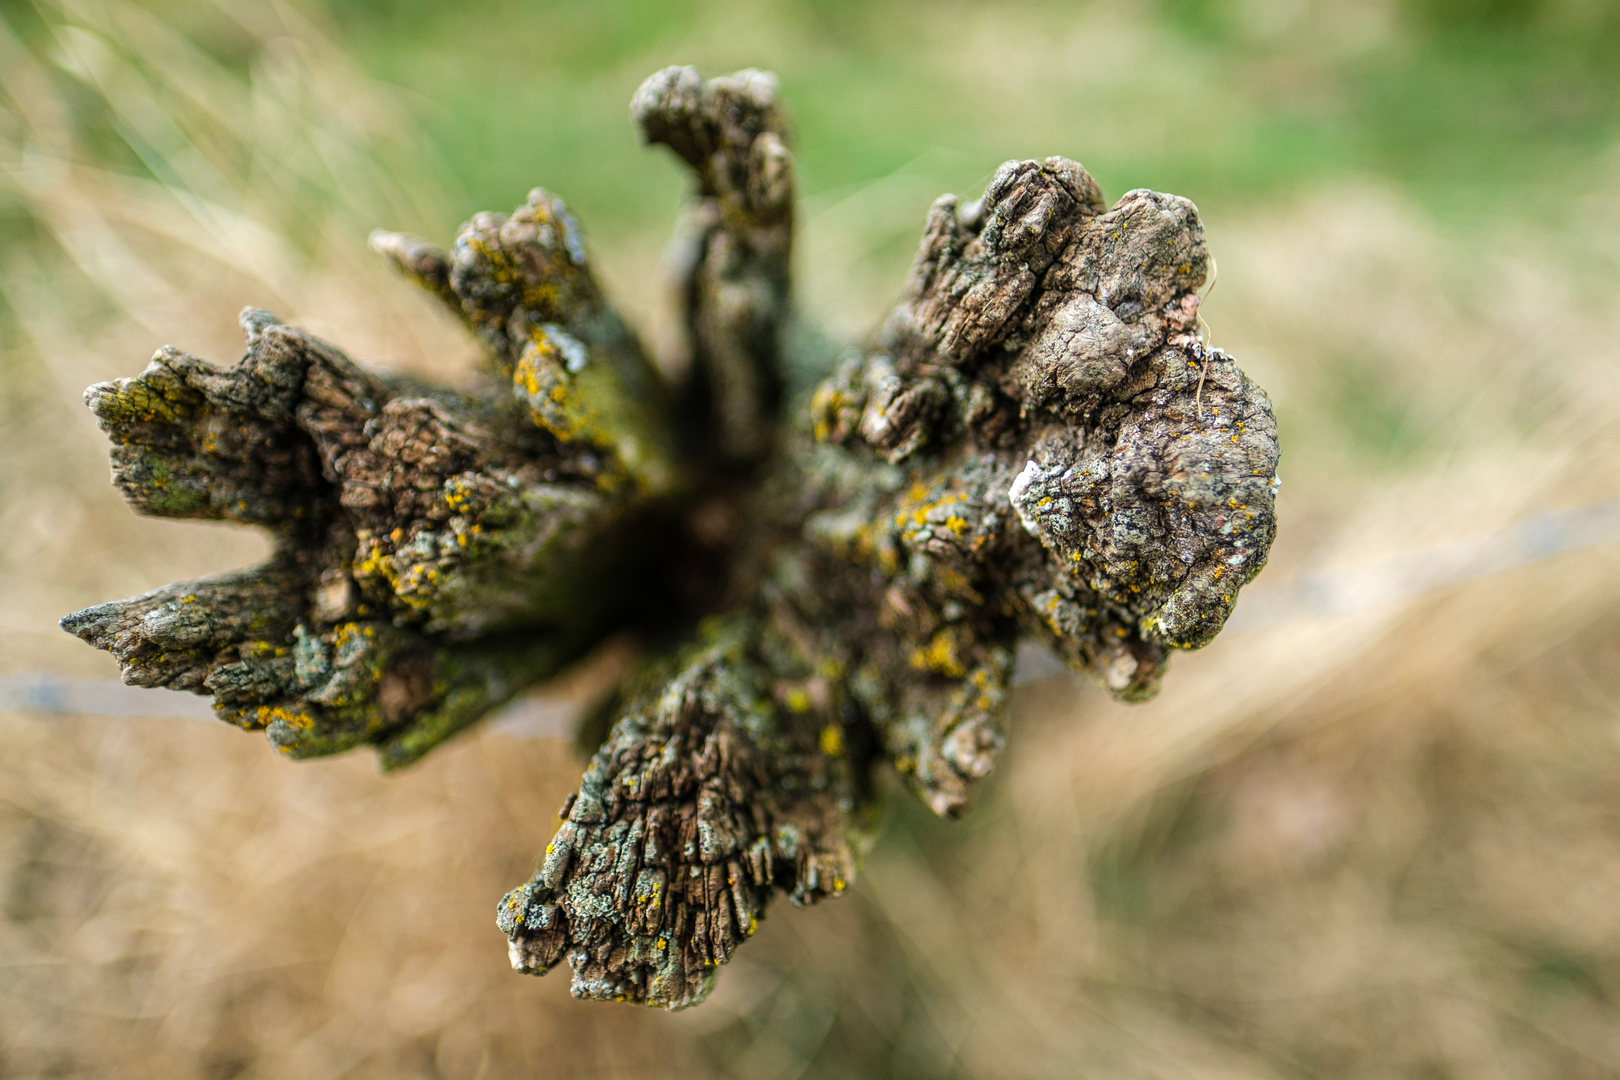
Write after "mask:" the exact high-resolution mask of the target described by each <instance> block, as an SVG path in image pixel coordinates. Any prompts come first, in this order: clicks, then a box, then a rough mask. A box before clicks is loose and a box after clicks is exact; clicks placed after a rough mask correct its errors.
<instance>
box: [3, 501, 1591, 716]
mask: <svg viewBox="0 0 1620 1080" xmlns="http://www.w3.org/2000/svg"><path fill="white" fill-rule="evenodd" d="M1613 540H1620V499H1611V500H1608V501H1606V502H1601V503H1596V504H1594V505H1592V506H1582V507H1573V508H1569V509H1564V510H1549V511H1546V512H1544V513H1541V514H1537V515H1535V516H1534V517H1531V518H1527V519H1525V520H1524V521H1521V522H1518V523H1516V524H1514V525H1511V526H1509V527H1508V528H1505V529H1500V530H1497V531H1495V532H1489V533H1482V534H1479V535H1477V536H1471V537H1466V538H1464V539H1461V540H1454V541H1452V542H1450V543H1446V544H1440V545H1436V546H1434V547H1428V548H1420V549H1417V550H1414V551H1407V552H1401V553H1400V554H1397V555H1391V556H1389V557H1387V558H1384V559H1379V560H1376V561H1374V562H1370V563H1367V564H1366V565H1364V566H1358V567H1353V568H1351V569H1348V570H1342V571H1336V572H1328V571H1324V572H1319V573H1313V574H1305V575H1302V576H1301V577H1299V578H1297V579H1295V580H1293V581H1290V582H1285V583H1283V584H1280V585H1268V584H1259V585H1255V586H1251V587H1250V588H1249V590H1248V591H1247V592H1245V593H1244V594H1243V600H1242V602H1241V603H1240V604H1239V605H1238V608H1237V610H1236V611H1234V612H1233V614H1232V618H1231V619H1230V620H1229V621H1228V623H1227V632H1228V633H1232V632H1236V633H1243V632H1245V631H1250V630H1262V629H1266V628H1268V627H1273V626H1279V625H1282V624H1286V623H1292V622H1300V621H1304V620H1310V619H1334V618H1340V617H1343V616H1347V615H1352V614H1355V613H1357V612H1361V611H1367V610H1369V609H1372V608H1375V607H1380V606H1382V605H1385V604H1393V603H1397V602H1400V601H1407V600H1413V599H1416V598H1417V597H1419V596H1422V595H1424V594H1425V593H1430V592H1433V591H1435V590H1437V589H1443V588H1446V587H1447V586H1451V585H1459V584H1462V583H1463V582H1467V581H1474V580H1476V579H1479V578H1484V577H1489V576H1491V575H1492V574H1499V573H1503V572H1505V571H1508V570H1512V569H1514V568H1516V567H1520V566H1526V565H1529V564H1530V563H1534V562H1539V561H1540V560H1542V559H1548V558H1551V557H1552V556H1554V555H1559V554H1563V553H1564V552H1569V551H1579V550H1581V549H1583V548H1589V547H1596V546H1597V545H1599V544H1604V543H1608V542H1610V541H1613ZM1068 674H1069V671H1068V669H1067V668H1066V667H1064V665H1063V663H1062V662H1061V661H1059V660H1058V659H1057V657H1055V656H1053V655H1052V654H1051V653H1050V652H1048V651H1047V650H1045V649H1042V648H1040V647H1038V646H1035V647H1024V648H1020V649H1019V652H1018V663H1017V667H1016V669H1015V670H1014V673H1013V685H1015V686H1020V685H1028V684H1030V683H1036V682H1041V681H1043V680H1045V679H1049V678H1055V677H1058V676H1063V675H1068ZM0 709H18V710H26V711H30V712H47V713H65V714H76V715H82V716H147V717H176V718H184V719H196V720H211V719H213V718H214V713H213V709H212V708H211V707H210V706H209V705H208V703H207V702H206V701H205V700H204V699H202V698H199V697H194V696H192V695H190V694H183V693H178V692H176V693H157V694H153V693H148V692H146V691H145V690H144V689H142V688H140V687H134V686H125V685H123V684H122V683H115V682H110V681H107V680H102V679H67V678H62V677H60V676H57V675H52V674H50V673H49V672H33V673H31V674H28V675H11V676H0ZM580 710H581V705H580V704H579V702H577V701H575V700H572V699H567V698H555V697H547V696H545V695H544V694H539V695H526V696H524V697H521V698H519V699H517V700H516V701H513V702H511V703H510V704H508V705H506V706H505V707H503V708H501V709H499V710H498V711H497V712H496V713H495V715H494V717H493V719H492V720H491V721H490V723H489V726H488V730H489V731H490V733H491V734H495V735H507V736H512V737H516V738H524V739H535V738H568V737H570V735H571V734H572V732H573V729H574V724H575V721H576V720H577V719H578V717H579V713H580Z"/></svg>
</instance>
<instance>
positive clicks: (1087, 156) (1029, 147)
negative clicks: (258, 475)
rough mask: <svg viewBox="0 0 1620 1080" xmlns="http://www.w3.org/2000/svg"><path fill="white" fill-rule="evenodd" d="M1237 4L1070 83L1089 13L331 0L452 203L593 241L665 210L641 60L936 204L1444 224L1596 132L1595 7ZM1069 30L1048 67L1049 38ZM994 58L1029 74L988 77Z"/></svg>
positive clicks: (1507, 190)
mask: <svg viewBox="0 0 1620 1080" xmlns="http://www.w3.org/2000/svg"><path fill="white" fill-rule="evenodd" d="M1251 8H1253V5H1245V6H1243V7H1241V8H1240V7H1238V6H1237V5H1232V4H1221V3H1209V2H1202V3H1195V2H1191V0H1181V2H1177V3H1170V4H1167V5H1166V6H1165V7H1164V9H1163V10H1162V11H1161V13H1160V15H1159V16H1157V17H1147V16H1144V17H1141V18H1140V19H1139V20H1138V24H1137V25H1136V26H1135V27H1134V32H1135V33H1136V34H1138V35H1141V34H1146V35H1147V36H1148V38H1149V39H1150V41H1151V43H1152V46H1153V47H1152V48H1151V49H1150V50H1149V51H1148V52H1146V53H1145V54H1144V55H1143V56H1142V57H1141V58H1140V59H1139V60H1138V61H1136V62H1133V63H1131V64H1129V65H1127V66H1126V67H1125V68H1124V69H1122V70H1120V71H1117V72H1114V73H1112V74H1110V75H1107V76H1105V77H1103V78H1101V79H1098V78H1094V77H1092V76H1090V75H1088V74H1087V72H1086V71H1085V70H1083V69H1084V68H1086V67H1087V66H1088V65H1089V66H1092V67H1095V66H1096V65H1095V63H1094V60H1095V58H1094V57H1089V55H1088V54H1086V53H1085V41H1084V37H1085V34H1086V33H1088V32H1089V31H1087V30H1086V28H1087V27H1089V26H1091V25H1092V23H1093V22H1094V21H1096V20H1097V18H1098V15H1097V13H1096V12H1095V11H1093V10H1091V9H1088V8H1086V7H1085V6H1077V5H1063V6H1058V5H1053V4H1042V3H1024V4H1000V5H968V4H965V3H955V4H950V3H948V4H936V5H930V6H927V7H918V6H914V5H906V4H901V3H898V2H895V0H879V2H874V3H862V4H856V3H853V2H852V0H803V2H799V3H786V2H781V0H778V2H776V3H763V4H750V5H738V4H712V3H711V4H704V3H698V2H693V0H687V2H678V3H653V2H649V0H602V2H592V3H584V2H571V0H570V2H552V3H531V4H520V3H516V2H504V0H486V2H483V3H473V4H464V5H455V6H454V7H451V6H446V5H439V4H429V3H426V2H423V0H400V2H396V3H387V2H384V0H337V2H336V5H335V13H336V18H337V19H338V23H339V26H340V27H341V32H342V35H343V36H344V38H345V40H346V42H347V43H348V44H349V45H350V46H351V47H352V48H353V49H354V50H355V52H356V54H357V55H358V56H359V57H360V58H361V60H362V62H363V63H364V64H366V65H367V66H368V68H369V69H370V70H371V71H373V72H374V73H375V74H377V75H379V76H381V77H382V78H384V79H387V80H389V81H392V82H395V83H397V84H399V85H402V86H404V87H407V88H408V89H410V90H411V91H414V92H415V94H416V95H417V101H418V103H419V107H420V113H421V116H422V119H423V122H424V124H425V127H426V129H427V131H428V132H429V136H430V138H431V140H432V142H433V144H434V146H435V147H436V149H437V150H438V152H439V153H441V154H442V155H443V157H444V158H445V160H446V161H448V162H449V164H450V167H451V169H452V171H453V172H454V174H455V176H456V177H457V178H458V180H459V181H460V183H461V185H462V186H463V188H464V189H465V207H466V208H467V209H470V208H472V207H474V206H506V205H509V204H512V203H514V202H516V201H517V200H518V199H520V198H521V197H522V195H523V193H524V192H525V191H526V190H527V188H528V187H529V186H531V185H532V184H534V183H544V184H545V185H546V186H548V187H551V188H553V189H555V190H557V191H559V192H561V193H562V194H564V195H565V196H566V197H568V198H569V199H570V201H572V202H574V203H575V204H576V205H577V206H578V207H579V208H580V209H581V210H582V212H584V213H586V214H587V217H588V220H590V221H592V222H593V223H594V224H595V227H596V228H598V229H610V230H618V229H621V228H622V229H635V228H641V227H644V226H646V225H647V224H648V223H650V222H652V221H654V220H663V219H667V217H668V215H669V214H670V213H671V212H672V211H673V208H674V206H675V205H676V203H677V202H678V199H679V193H680V179H679V177H678V175H677V174H676V172H675V170H674V169H673V167H671V166H670V165H669V164H668V163H667V162H664V161H662V160H661V159H660V158H659V157H657V156H656V155H648V154H645V153H644V152H642V151H640V150H639V149H638V148H637V147H636V146H635V145H634V142H633V138H632V136H631V133H630V129H629V125H628V120H627V116H626V104H627V102H628V99H629V96H630V94H631V92H632V91H633V90H634V88H635V86H636V84H637V83H638V82H639V80H640V79H641V78H642V77H643V76H644V75H646V74H648V73H649V72H651V71H652V70H654V69H656V68H657V67H659V66H662V65H664V64H666V63H685V62H694V63H698V64H700V65H701V66H702V67H703V68H704V69H705V71H706V72H717V71H721V70H728V69H731V68H735V67H740V66H745V65H749V64H757V65H759V66H766V67H770V68H772V69H774V70H776V71H777V72H778V74H779V75H780V77H781V79H782V82H783V85H784V90H785V92H786V96H787V99H788V101H789V103H790V106H791V108H792V110H793V113H794V116H795V118H796V123H797V130H798V144H799V148H798V153H799V157H800V164H801V175H802V178H803V187H804V191H805V193H806V194H807V195H812V196H813V195H815V194H817V193H820V192H825V191H830V190H835V189H838V188H841V187H845V186H849V185H858V184H861V183H865V182H869V181H872V180H874V179H877V178H879V177H882V176H884V175H887V174H888V173H890V172H892V171H893V170H895V169H897V168H899V167H901V166H903V165H905V164H906V163H908V162H911V161H913V160H914V159H916V158H918V157H919V155H923V154H926V153H928V152H929V151H931V150H939V149H945V150H951V151H957V152H959V153H960V156H961V157H962V158H963V159H966V160H970V161H973V162H976V163H977V164H975V165H972V166H967V167H963V166H958V167H957V168H956V169H955V170H954V171H952V170H942V175H941V176H940V181H941V182H942V183H943V184H944V185H945V186H946V187H953V188H959V189H966V188H968V187H970V186H971V185H973V184H976V183H978V182H981V181H982V179H983V177H984V176H986V175H988V173H989V172H990V171H991V170H993V168H994V166H995V165H996V164H997V163H999V162H1000V161H1001V160H1003V159H1005V158H1007V157H1012V156H1019V155H1037V154H1040V155H1044V154H1048V153H1064V154H1067V155H1069V156H1073V157H1077V158H1079V159H1081V160H1084V161H1085V162H1086V163H1087V165H1088V167H1090V168H1091V169H1092V170H1093V171H1094V172H1095V173H1096V174H1097V175H1098V177H1099V179H1100V180H1102V182H1103V183H1104V186H1105V189H1106V190H1107V191H1108V192H1110V193H1112V194H1118V193H1119V192H1121V191H1124V190H1126V189H1128V188H1130V187H1135V186H1154V187H1158V188H1162V189H1167V190H1175V191H1179V192H1182V193H1185V194H1188V195H1190V196H1192V197H1193V198H1195V199H1196V200H1198V201H1199V202H1200V203H1206V202H1209V201H1212V200H1215V201H1222V202H1226V201H1242V200H1250V199H1257V198H1266V197H1271V196H1274V195H1277V194H1279V193H1282V192H1286V191H1289V190H1292V189H1297V188H1301V187H1309V186H1312V185H1317V184H1322V183H1326V182H1330V181H1332V180H1334V179H1335V178H1337V177H1341V176H1345V175H1370V176H1374V177H1380V178H1384V179H1387V180H1389V181H1391V182H1394V183H1397V184H1400V185H1402V186H1404V187H1407V188H1409V189H1410V190H1411V191H1412V192H1413V193H1414V194H1415V195H1416V196H1417V197H1418V198H1419V199H1420V200H1421V201H1422V202H1423V203H1424V204H1425V205H1426V206H1428V207H1429V208H1430V209H1431V210H1433V211H1434V212H1436V214H1437V215H1438V216H1439V217H1441V218H1442V219H1443V220H1456V221H1466V220H1467V219H1468V218H1469V217H1470V216H1473V215H1478V214H1490V213H1495V212H1502V211H1504V210H1505V209H1507V208H1510V207H1521V208H1522V207H1524V206H1525V205H1526V204H1529V203H1532V202H1533V201H1534V200H1533V195H1534V193H1535V192H1537V191H1538V190H1541V189H1547V188H1551V187H1554V186H1556V185H1558V184H1559V183H1561V182H1564V181H1566V180H1568V179H1569V178H1570V177H1571V176H1572V175H1576V174H1579V173H1580V171H1581V170H1583V169H1585V168H1587V167H1588V166H1589V165H1590V164H1591V163H1592V162H1593V161H1594V160H1596V159H1597V158H1598V157H1599V156H1600V155H1601V154H1602V153H1603V151H1604V150H1605V149H1606V148H1607V147H1608V146H1610V145H1612V144H1613V142H1614V141H1615V140H1616V138H1617V137H1620V72H1617V68H1616V65H1614V64H1612V63H1611V62H1610V61H1609V60H1608V57H1609V56H1610V55H1612V54H1613V53H1614V51H1615V48H1616V45H1617V43H1620V35H1617V34H1616V33H1615V32H1614V26H1615V20H1614V19H1612V18H1608V17H1607V16H1606V15H1605V14H1604V13H1603V12H1601V11H1600V12H1598V13H1597V14H1595V15H1591V16H1589V17H1588V18H1586V19H1585V20H1584V21H1572V20H1570V19H1563V20H1562V21H1560V20H1559V19H1556V18H1554V17H1553V16H1551V15H1543V14H1542V13H1541V12H1539V11H1538V10H1536V9H1534V8H1525V7H1524V5H1523V4H1522V3H1521V4H1519V5H1517V6H1514V5H1508V6H1504V5H1503V4H1500V3H1499V4H1496V5H1494V6H1493V7H1492V8H1491V10H1492V11H1494V12H1495V14H1494V15H1490V13H1489V12H1487V15H1489V17H1484V18H1473V17H1470V16H1468V15H1467V13H1466V12H1461V11H1458V10H1452V9H1450V8H1448V7H1446V6H1444V5H1443V4H1441V3H1440V2H1439V0H1434V2H1430V3H1427V4H1424V5H1421V6H1417V7H1413V8H1412V9H1411V10H1409V11H1407V12H1406V13H1405V15H1404V17H1403V18H1401V19H1400V20H1398V21H1397V23H1396V24H1395V25H1394V26H1393V28H1390V29H1386V30H1385V31H1383V32H1382V36H1381V37H1379V38H1377V39H1376V40H1373V41H1372V42H1371V43H1370V44H1369V43H1363V44H1361V45H1341V44H1336V43H1335V42H1334V41H1332V40H1329V39H1331V38H1332V37H1333V34H1332V33H1329V32H1328V31H1326V30H1314V29H1313V28H1311V27H1309V26H1293V27H1285V28H1284V29H1283V30H1282V31H1279V32H1266V33H1262V32H1260V31H1259V30H1256V29H1255V27H1254V25H1252V24H1254V23H1256V22H1257V20H1256V19H1255V18H1254V17H1253V16H1252V15H1250V16H1248V17H1247V21H1245V18H1244V17H1241V16H1240V14H1239V12H1240V11H1241V12H1250V10H1251ZM1469 10H1473V9H1469ZM1258 21H1259V22H1262V23H1263V22H1264V20H1263V19H1260V20H1258ZM953 30H956V31H959V32H953ZM986 34H988V35H989V36H990V37H991V38H994V39H997V41H998V43H999V46H1000V48H999V50H998V51H996V52H994V53H993V54H986V53H984V52H981V46H982V44H983V41H984V38H985V35H986ZM1074 34H1078V35H1080V37H1079V38H1078V39H1077V44H1076V51H1073V52H1072V53H1071V55H1072V57H1073V59H1072V60H1069V61H1066V60H1065V58H1064V56H1063V55H1062V54H1063V48H1061V47H1056V46H1054V43H1055V42H1062V41H1063V40H1065V35H1074ZM1020 50H1027V51H1028V52H1029V53H1030V55H1031V56H1032V57H1033V59H1032V60H1031V61H1030V63H1031V65H1032V66H1033V67H1034V68H1037V69H1039V71H1038V74H1037V77H1036V78H1035V79H1033V80H1030V79H1028V78H1025V77H1021V76H1019V75H1017V74H1016V73H1015V76H1014V77H1010V78H1006V79H998V78H997V77H996V76H995V75H994V74H993V71H994V65H996V64H998V63H999V64H1005V63H1007V62H1008V60H1009V57H1014V56H1016V55H1017V53H1018V52H1019V51H1020ZM1014 66H1015V67H1016V66H1017V65H1016V64H1015V65H1014Z"/></svg>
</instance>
